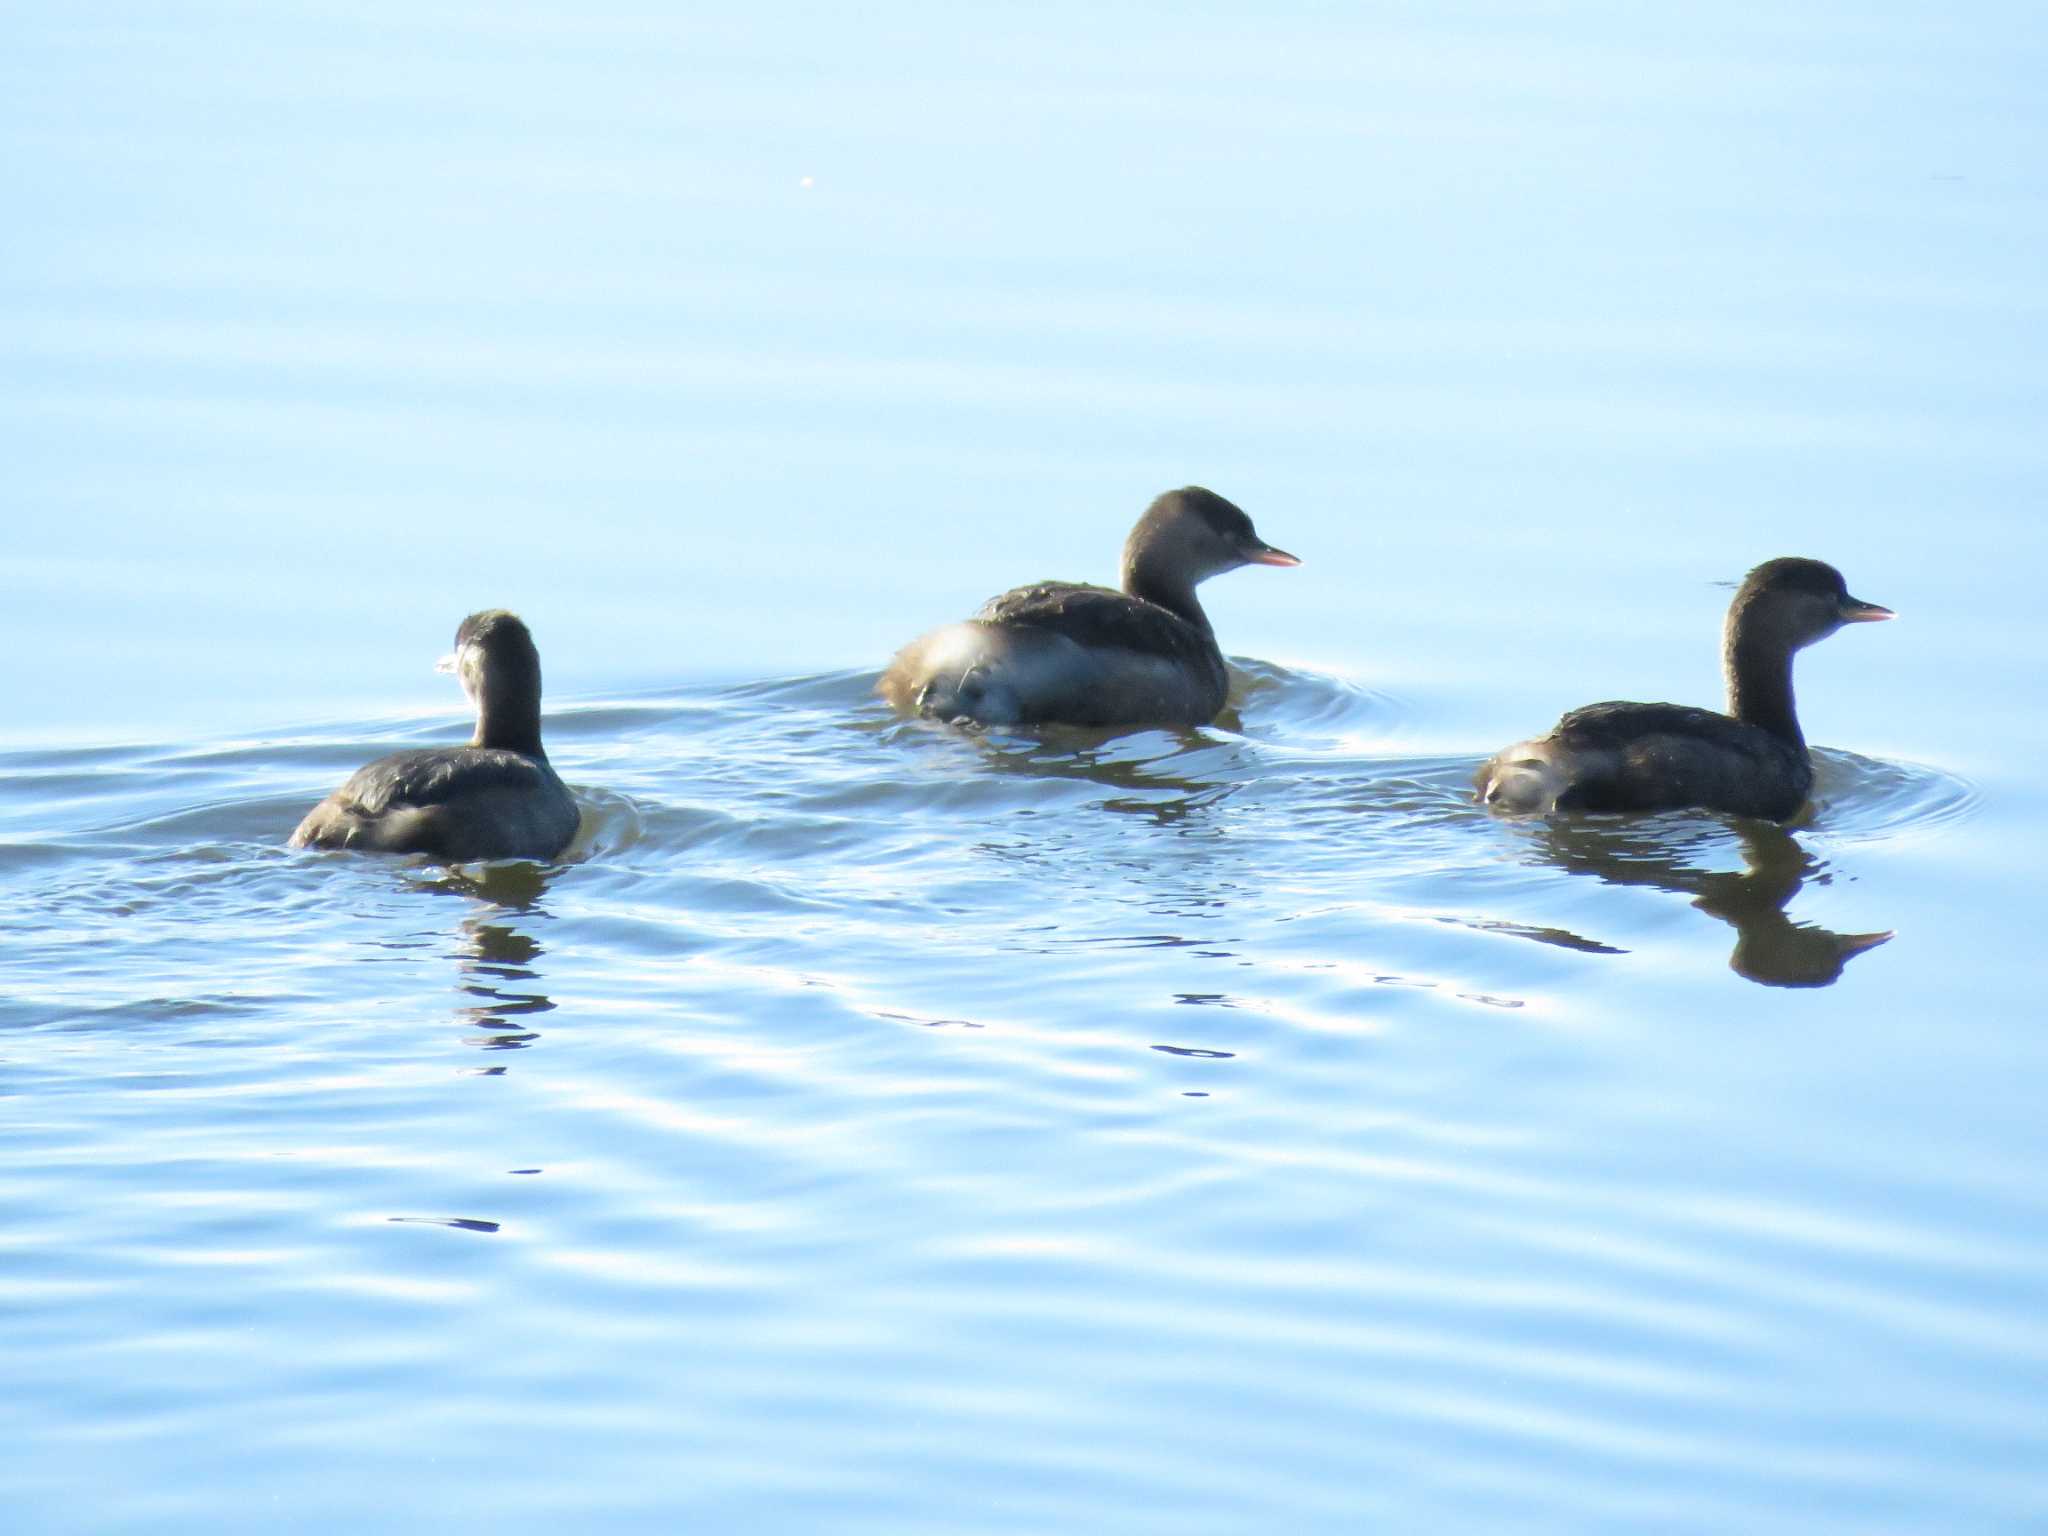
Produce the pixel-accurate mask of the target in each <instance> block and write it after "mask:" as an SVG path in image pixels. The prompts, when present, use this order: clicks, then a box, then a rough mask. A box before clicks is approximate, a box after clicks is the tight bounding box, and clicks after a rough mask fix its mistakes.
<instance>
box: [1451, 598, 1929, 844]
mask: <svg viewBox="0 0 2048 1536" xmlns="http://www.w3.org/2000/svg"><path fill="white" fill-rule="evenodd" d="M1891 617H1892V611H1891V609H1889V608H1881V607H1879V606H1878V605H1877V604H1876V603H1866V602H1864V601H1863V599H1861V598H1858V597H1851V596H1850V595H1849V591H1848V588H1847V587H1846V586H1845V585H1844V584H1843V581H1842V573H1841V572H1840V571H1838V570H1836V569H1835V568H1834V567H1833V566H1832V565H1828V564H1826V563H1825V562H1823V561H1820V560H1800V559H1795V558H1786V559H1780V560H1767V561H1765V562H1764V563H1763V564H1762V565H1760V566H1758V567H1757V568H1756V569H1755V570H1753V571H1751V572H1750V573H1749V575H1748V576H1746V577H1744V578H1743V582H1742V586H1741V588H1740V589H1739V590H1738V591H1737V592H1736V594H1735V601H1734V602H1732V603H1730V604H1729V605H1728V622H1727V625H1726V627H1725V628H1724V630H1723V639H1722V670H1723V672H1724V673H1725V675H1726V676H1727V679H1728V713H1727V714H1725V715H1721V714H1716V713H1714V711H1712V710H1711V709H1693V708H1690V707H1688V706H1686V705H1682V704H1621V703H1614V704H1588V705H1587V706H1586V707H1585V708H1583V709H1575V710H1573V711H1572V712H1571V713H1570V714H1568V715H1566V716H1565V717H1564V718H1563V719H1562V720H1560V721H1558V722H1557V726H1556V728H1555V729H1554V730H1552V731H1551V733H1550V734H1549V735H1548V736H1544V737H1540V738H1538V739H1537V740H1534V741H1523V742H1517V743H1516V744H1515V745H1514V746H1512V747H1508V748H1506V749H1504V750H1503V751H1501V752H1498V753H1496V754H1495V755H1494V756H1493V757H1492V758H1491V759H1490V760H1489V761H1488V762H1487V763H1486V765H1485V766H1484V767H1483V768H1481V769H1480V770H1479V775H1478V778H1477V780H1476V783H1477V787H1478V790H1479V798H1480V799H1481V800H1483V801H1484V802H1485V803H1486V804H1487V805H1489V806H1492V807H1494V808H1495V809H1496V810H1502V811H1516V812H1531V813H1535V814H1539V815H1541V814H1545V813H1547V812H1550V811H1655V810H1671V809H1676V808H1679V807H1684V806H1697V807H1701V808H1703V809H1706V810H1715V811H1733V812H1735V813H1736V814H1737V815H1742V816H1763V817H1768V818H1769V819H1771V820H1772V821H1785V820H1788V819H1790V818H1791V817H1793V816H1795V815H1797V814H1798V812H1799V809H1800V807H1801V806H1803V805H1805V804H1806V797H1807V795H1808V794H1809V793H1810V792H1811V791H1812V789H1813V762H1812V760H1811V759H1810V758H1809V757H1808V756H1807V752H1806V738H1805V736H1803V735H1802V734H1801V733H1800V730H1799V717H1798V715H1797V713H1796V712H1795V710H1794V708H1793V701H1792V658H1793V656H1794V655H1795V654H1797V653H1798V652H1799V651H1800V650H1801V649H1803V648H1804V647H1806V646H1809V645H1811V644H1813V643H1814V641H1816V640H1824V639H1826V638H1827V637H1828V636H1829V635H1831V634H1833V633H1834V632H1835V631H1836V630H1838V629H1840V628H1841V627H1842V626H1843V625H1844V624H1861V623H1868V622H1870V621H1872V620H1876V619H1889V618H1891Z"/></svg>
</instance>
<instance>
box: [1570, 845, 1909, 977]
mask: <svg viewBox="0 0 2048 1536" xmlns="http://www.w3.org/2000/svg"><path fill="white" fill-rule="evenodd" d="M1714 825H1715V826H1716V827H1718V828H1720V829H1723V830H1726V831H1729V832H1732V833H1733V835H1734V838H1735V842H1736V851H1737V852H1738V853H1739V855H1740V857H1741V859H1742V866H1743V867H1742V868H1741V869H1739V870H1727V869H1712V868H1708V867H1705V865H1704V864H1702V863H1700V862H1696V861H1697V860H1698V859H1699V857H1700V854H1701V852H1702V849H1701V846H1700V844H1701V841H1702V840H1701V838H1700V834H1699V829H1698V824H1697V823H1695V822H1688V823H1686V824H1684V828H1683V830H1680V829H1678V828H1675V827H1674V826H1673V825H1672V824H1671V823H1670V822H1668V821H1665V820H1661V819H1660V820H1653V821H1650V822H1618V821H1611V820H1606V819H1601V820H1593V819H1586V820H1572V819H1563V818H1557V819H1552V820H1549V821H1542V822H1536V823H1532V824H1531V826H1530V837H1531V843H1530V846H1531V849H1532V850H1533V852H1534V853H1535V854H1536V856H1537V857H1538V858H1539V859H1541V860H1542V861H1543V862H1544V863H1546V864H1550V865H1553V866H1555V867H1556V868H1558V869H1561V870H1564V871H1565V872H1566V873H1568V874H1579V875H1592V876H1594V877H1595V878H1597V879H1600V880H1602V881H1605V882H1606V883H1607V884H1609V885H1635V886H1650V887H1652V888H1654V889H1657V890H1661V891H1669V892H1671V893H1672V894H1673V895H1676V896H1690V897H1691V898H1692V904H1693V905H1694V906H1695V907H1697V908H1699V910H1700V911H1702V912H1705V913H1706V914H1707V915H1708V916H1710V917H1716V918H1719V919H1720V920H1721V921H1722V922H1724V923H1727V924H1728V925H1729V926H1730V927H1732V928H1734V930H1735V948H1734V951H1733V952H1732V953H1731V954H1730V955H1729V957H1728V965H1729V968H1730V969H1731V970H1733V971H1734V972H1735V973H1736V974H1737V975H1738V976H1743V977H1746V978H1747V979H1748V980H1750V981H1754V982H1759V983H1761V984H1762V985H1764V986H1767V987H1825V986H1830V985H1832V984H1833V983H1834V982H1836V981H1838V980H1840V979H1841V975H1842V972H1843V970H1844V969H1845V968H1846V967H1847V966H1848V964H1849V962H1850V961H1851V960H1853V959H1855V958H1856V956H1858V955H1860V954H1862V953H1863V952H1864V951H1866V950H1870V949H1875V948H1876V947H1877V946H1878V945H1880V944H1882V943H1884V942H1885V941H1886V940H1887V939H1889V938H1891V937H1892V935H1891V934H1890V933H1889V932H1883V933H1836V932H1833V931H1832V930H1830V929H1827V928H1821V927H1818V926H1816V925H1814V924H1811V923H1801V922H1795V921H1794V920H1793V919H1792V918H1791V916H1790V915H1789V914H1788V913H1787V911H1786V908H1787V907H1789V906H1790V905H1791V903H1792V898H1793V897H1795V896H1797V895H1798V894H1799V891H1800V889H1801V888H1802V887H1803V886H1804V885H1805V884H1806V883H1807V882H1808V881H1809V880H1812V881H1816V882H1822V883H1824V882H1825V881H1826V880H1827V878H1828V875H1827V865H1826V864H1825V863H1824V862H1823V861H1821V860H1820V859H1817V858H1815V857H1814V856H1813V854H1811V853H1809V852H1808V851H1807V850H1806V848H1805V847H1804V846H1802V845H1801V844H1800V842H1799V840H1798V839H1797V838H1796V837H1794V836H1793V835H1792V834H1791V833H1790V832H1787V831H1786V830H1785V829H1784V828H1782V827H1778V826H1774V825H1772V824H1771V823H1769V822H1763V821H1749V820H1730V821H1728V822H1721V823H1715V824H1714ZM1720 841H1721V840H1720V838H1718V837H1714V838H1712V839H1711V842H1712V843H1713V844H1716V845H1719V844H1720ZM1529 936H1530V937H1533V938H1536V939H1538V940H1540V941H1541V942H1544V943H1561V944H1563V945H1565V947H1567V948H1573V949H1579V950H1604V949H1606V948H1607V947H1608V946H1605V945H1600V944H1597V943H1595V942H1594V941H1591V940H1587V939H1584V938H1580V937H1577V936H1575V935H1565V936H1563V937H1561V938H1559V937H1551V936H1549V935H1548V934H1546V933H1539V932H1533V931H1532V932H1530V933H1529Z"/></svg>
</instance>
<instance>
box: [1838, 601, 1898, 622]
mask: <svg viewBox="0 0 2048 1536" xmlns="http://www.w3.org/2000/svg"><path fill="white" fill-rule="evenodd" d="M1840 611H1841V615H1842V622H1843V623H1844V624H1873V623H1875V622H1876V621H1877V620H1879V619H1895V618H1897V617H1898V615H1897V614H1895V613H1893V612H1892V611H1891V609H1889V608H1887V607H1885V606H1884V605H1883V604H1881V603H1866V602H1865V601H1863V599H1862V598H1860V597H1845V598H1843V599H1842V607H1841V610H1840Z"/></svg>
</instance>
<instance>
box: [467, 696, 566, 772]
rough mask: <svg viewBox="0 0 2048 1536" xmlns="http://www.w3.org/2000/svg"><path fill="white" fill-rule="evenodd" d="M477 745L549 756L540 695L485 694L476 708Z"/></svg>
mask: <svg viewBox="0 0 2048 1536" xmlns="http://www.w3.org/2000/svg"><path fill="white" fill-rule="evenodd" d="M469 744H470V745H471V746H473V747H494V748H496V749H498V750H500V751H504V752H518V753H521V754H523V755H524V756H527V757H539V758H545V757H546V756H547V753H545V752H544V751H542V750H541V745H540V695H539V693H538V692H535V693H532V694H528V695H526V696H524V697H516V696H508V695H504V694H498V695H492V694H485V695H484V696H483V698H482V700H480V701H479V704H478V707H477V712H476V734H475V735H474V736H472V737H470V739H469Z"/></svg>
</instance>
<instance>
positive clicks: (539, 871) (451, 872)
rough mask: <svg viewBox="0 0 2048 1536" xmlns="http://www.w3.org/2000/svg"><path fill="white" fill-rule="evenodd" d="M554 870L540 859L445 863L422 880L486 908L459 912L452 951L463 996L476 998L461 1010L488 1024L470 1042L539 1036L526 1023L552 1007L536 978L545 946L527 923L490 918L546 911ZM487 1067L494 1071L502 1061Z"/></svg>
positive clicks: (503, 1043) (524, 1042) (512, 1042)
mask: <svg viewBox="0 0 2048 1536" xmlns="http://www.w3.org/2000/svg"><path fill="white" fill-rule="evenodd" d="M552 874H553V871H552V870H550V869H548V868H546V867H544V866H542V865H538V864H528V863H506V864H485V865H476V866H472V867H471V868H469V869H445V870H441V871H438V872H437V874H436V876H435V878H433V879H431V880H427V881H425V882H423V883H424V884H425V886H426V888H427V889H429V890H433V891H438V892H442V893H444V894H447V895H451V896H462V897H466V898H468V899H469V900H470V901H472V902H476V903H481V904H483V906H484V907H485V908H486V909H487V910H485V911H472V912H471V913H469V914H468V915H467V916H465V917H464V918H463V919H462V925H461V938H460V940H459V941H458V943H457V946H456V948H455V950H454V951H453V958H454V960H455V962H456V966H457V968H458V973H459V977H460V980H459V982H458V986H459V988H460V990H461V992H462V993H463V994H464V995H465V996H467V997H470V998H474V999H476V1001H474V1002H471V1003H468V1004H466V1005H464V1006H462V1007H460V1008H457V1009H456V1010H455V1013H456V1017H457V1018H459V1019H463V1020H465V1021H467V1022H469V1023H471V1024H473V1025H475V1026H477V1027H478V1028H479V1029H481V1030H482V1031H483V1032H482V1033H479V1034H473V1035H469V1036H466V1037H465V1043H466V1044H469V1045H474V1046H478V1047H480V1048H481V1049H483V1050H487V1051H516V1050H523V1049H524V1048H525V1047H527V1046H528V1045H530V1044H532V1043H533V1042H534V1041H535V1040H538V1039H539V1038H540V1033H539V1031H537V1030H535V1029H532V1028H530V1027H528V1026H529V1025H530V1023H531V1022H532V1021H533V1019H534V1016H535V1015H538V1014H543V1013H547V1012H550V1011H551V1010H552V1009H553V1008H554V1006H555V1004H554V1001H553V1000H552V999H551V998H549V997H548V996H547V995H546V994H545V993H544V992H541V991H540V990H538V989H537V988H536V987H535V986H533V985H531V984H533V983H537V982H539V981H540V980H541V976H540V972H539V971H538V970H537V969H536V968H535V964H534V962H535V961H537V960H539V959H540V957H541V955H542V954H543V953H544V952H545V951H543V950H542V948H541V945H540V941H539V940H537V939H535V938H534V937H533V935H532V934H531V933H529V932H527V931H526V926H524V925H523V926H518V927H515V926H513V925H512V924H511V923H508V922H493V921H491V920H490V919H491V917H492V916H497V915H505V916H510V915H514V914H518V915H522V916H524V917H527V918H529V919H530V918H532V917H535V916H544V915H545V913H544V911H543V910H542V909H541V907H540V899H541V898H542V897H543V896H544V895H546V894H547V885H548V880H549V878H550V877H551V875H552ZM488 1070H489V1071H491V1072H492V1073H497V1072H500V1071H502V1070H503V1068H498V1067H493V1068H490V1069H488Z"/></svg>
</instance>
